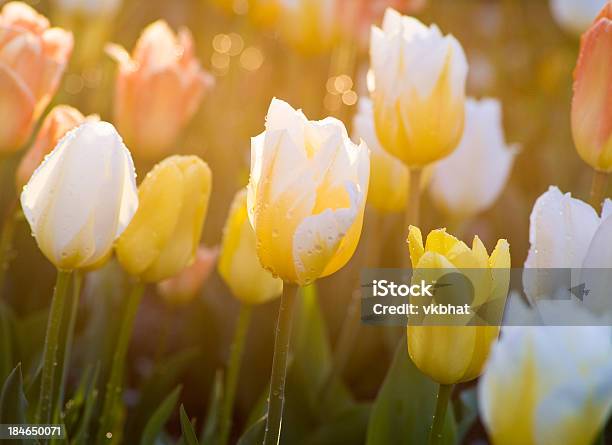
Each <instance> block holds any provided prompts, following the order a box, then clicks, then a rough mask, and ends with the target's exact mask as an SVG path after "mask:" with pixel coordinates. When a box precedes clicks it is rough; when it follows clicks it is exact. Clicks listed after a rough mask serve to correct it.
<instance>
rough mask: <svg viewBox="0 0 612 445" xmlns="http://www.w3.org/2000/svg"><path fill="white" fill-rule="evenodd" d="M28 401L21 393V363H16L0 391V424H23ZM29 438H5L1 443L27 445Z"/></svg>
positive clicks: (25, 419) (26, 421)
mask: <svg viewBox="0 0 612 445" xmlns="http://www.w3.org/2000/svg"><path fill="white" fill-rule="evenodd" d="M27 409H28V401H27V400H26V397H25V394H24V393H23V377H22V375H21V364H20V363H19V364H17V366H16V367H15V369H13V370H12V371H11V373H10V374H9V376H8V377H7V379H6V381H5V382H4V386H3V387H2V392H0V424H2V423H12V424H25V423H28V420H27V414H26V413H27ZM31 443H32V441H29V440H21V439H18V440H6V441H2V444H3V445H4V444H6V445H29V444H31Z"/></svg>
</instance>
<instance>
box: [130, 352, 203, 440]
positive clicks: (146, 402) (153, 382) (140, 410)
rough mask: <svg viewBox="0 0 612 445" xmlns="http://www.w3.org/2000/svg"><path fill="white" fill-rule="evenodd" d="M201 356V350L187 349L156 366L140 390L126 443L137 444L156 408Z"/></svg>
mask: <svg viewBox="0 0 612 445" xmlns="http://www.w3.org/2000/svg"><path fill="white" fill-rule="evenodd" d="M199 354H200V350H199V348H187V349H184V350H182V351H179V352H177V353H176V354H174V355H172V356H170V357H168V358H167V359H165V360H162V361H160V362H159V363H158V364H157V365H156V366H155V368H154V369H153V372H152V373H151V375H150V376H149V377H147V379H146V380H145V381H144V382H143V383H142V385H141V386H140V388H139V391H138V393H139V394H140V397H139V399H138V402H137V403H136V406H135V407H134V410H133V416H132V418H131V419H130V422H129V425H128V427H127V431H126V435H127V437H126V442H128V443H130V442H131V443H136V441H137V438H138V437H139V436H140V434H141V433H142V431H143V430H144V427H145V424H146V423H147V420H148V419H149V418H150V417H151V415H152V413H153V411H154V410H155V408H156V407H157V406H159V404H160V403H161V401H162V400H163V399H164V397H165V396H166V394H168V392H170V391H171V390H172V389H173V388H174V387H175V386H176V385H177V384H178V383H179V381H180V377H181V374H182V373H183V372H184V371H185V370H186V369H187V368H188V366H189V365H190V364H191V363H192V362H193V360H194V359H195V358H197V357H198V355H199Z"/></svg>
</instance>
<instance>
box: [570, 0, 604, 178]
mask: <svg viewBox="0 0 612 445" xmlns="http://www.w3.org/2000/svg"><path fill="white" fill-rule="evenodd" d="M572 133H573V135H574V143H575V144H576V149H577V150H578V154H579V155H580V157H581V158H582V159H583V160H584V161H585V162H586V163H587V164H589V165H590V166H591V167H593V168H594V169H595V170H599V171H603V172H612V3H607V4H606V6H604V8H603V10H602V11H601V13H600V14H599V16H598V17H597V19H596V20H595V22H594V23H593V25H591V27H590V28H589V29H588V30H587V32H585V33H584V34H583V36H582V41H581V44H580V55H579V56H578V64H577V65H576V70H575V72H574V98H573V101H572Z"/></svg>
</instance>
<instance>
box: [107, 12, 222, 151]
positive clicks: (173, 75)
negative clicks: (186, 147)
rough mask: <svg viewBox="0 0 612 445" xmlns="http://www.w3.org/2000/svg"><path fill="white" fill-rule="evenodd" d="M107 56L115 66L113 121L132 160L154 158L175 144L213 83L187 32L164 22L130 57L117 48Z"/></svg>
mask: <svg viewBox="0 0 612 445" xmlns="http://www.w3.org/2000/svg"><path fill="white" fill-rule="evenodd" d="M107 51H108V53H109V54H110V55H111V57H113V58H114V59H115V60H116V61H117V62H118V64H119V72H118V76H117V84H116V89H115V108H114V119H115V121H116V122H117V126H118V128H119V130H120V131H121V134H122V135H123V136H124V138H125V140H126V141H127V143H128V145H130V146H131V147H133V149H134V150H136V151H135V156H136V157H140V158H143V159H146V160H156V159H159V158H160V157H161V156H163V155H164V154H165V153H167V152H168V150H169V149H170V148H171V145H172V144H173V143H174V142H175V141H176V139H177V138H178V136H179V134H180V132H181V131H182V129H183V128H184V127H185V125H186V124H187V123H188V122H189V121H190V119H191V118H192V116H193V115H194V113H195V112H196V111H197V109H198V107H199V105H200V102H201V101H202V97H203V94H204V92H205V91H206V89H208V88H209V87H210V86H211V85H212V82H213V80H212V77H211V76H210V75H209V74H207V73H206V72H205V71H204V70H203V69H202V67H201V66H200V63H199V62H198V60H197V59H196V57H195V55H194V47H193V38H192V37H191V33H190V32H189V30H187V29H186V28H183V29H181V30H180V31H179V33H178V35H175V34H174V33H173V32H172V30H171V29H170V28H169V27H168V25H167V24H166V22H164V21H161V20H160V21H157V22H155V23H152V24H151V25H149V26H147V27H146V28H145V30H144V31H143V33H142V35H141V36H140V38H139V39H138V42H137V43H136V47H135V49H134V51H133V53H132V56H131V57H130V55H129V54H128V53H127V51H126V50H125V49H123V48H122V47H120V46H118V45H109V46H108V47H107Z"/></svg>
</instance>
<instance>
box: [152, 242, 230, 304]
mask: <svg viewBox="0 0 612 445" xmlns="http://www.w3.org/2000/svg"><path fill="white" fill-rule="evenodd" d="M218 253H219V249H218V248H216V247H215V248H207V247H202V246H201V247H199V248H198V250H197V252H196V256H195V258H194V260H193V263H192V264H191V266H188V267H186V268H185V269H183V270H182V271H181V272H179V273H178V275H175V276H173V277H172V278H168V279H167V280H164V281H160V282H159V283H157V291H158V292H159V294H160V295H161V297H162V298H163V299H164V300H165V301H166V302H167V303H168V304H185V303H189V302H190V301H191V300H192V299H193V298H194V297H195V296H196V295H197V293H198V291H199V290H200V289H201V288H202V285H203V284H204V282H205V281H206V280H207V278H208V277H209V276H210V273H211V272H212V270H213V268H214V266H215V262H216V261H217V255H218Z"/></svg>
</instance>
